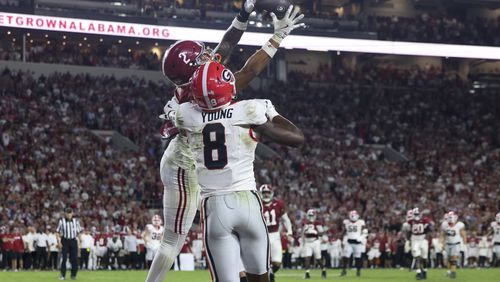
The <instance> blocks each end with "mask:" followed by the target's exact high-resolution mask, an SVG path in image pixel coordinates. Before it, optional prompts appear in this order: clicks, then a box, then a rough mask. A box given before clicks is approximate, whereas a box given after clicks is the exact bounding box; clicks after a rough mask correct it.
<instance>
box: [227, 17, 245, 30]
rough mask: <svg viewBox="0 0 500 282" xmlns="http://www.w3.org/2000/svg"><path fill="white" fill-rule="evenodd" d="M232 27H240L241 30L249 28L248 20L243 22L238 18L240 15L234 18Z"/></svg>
mask: <svg viewBox="0 0 500 282" xmlns="http://www.w3.org/2000/svg"><path fill="white" fill-rule="evenodd" d="M231 26H232V27H234V28H236V29H239V30H243V31H245V30H247V26H248V22H247V21H245V22H242V21H240V20H239V19H238V17H236V18H234V20H233V23H232V24H231Z"/></svg>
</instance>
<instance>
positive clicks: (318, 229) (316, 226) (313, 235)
mask: <svg viewBox="0 0 500 282" xmlns="http://www.w3.org/2000/svg"><path fill="white" fill-rule="evenodd" d="M302 230H304V231H303V232H304V237H305V238H306V239H318V237H319V235H320V234H321V233H323V224H322V223H321V222H319V221H317V220H316V221H314V222H309V221H307V220H306V221H305V222H304V223H303V228H302Z"/></svg>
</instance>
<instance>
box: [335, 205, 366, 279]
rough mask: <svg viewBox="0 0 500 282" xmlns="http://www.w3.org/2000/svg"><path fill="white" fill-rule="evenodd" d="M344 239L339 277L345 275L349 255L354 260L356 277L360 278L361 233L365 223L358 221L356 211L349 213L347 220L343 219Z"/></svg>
mask: <svg viewBox="0 0 500 282" xmlns="http://www.w3.org/2000/svg"><path fill="white" fill-rule="evenodd" d="M343 223H344V232H343V233H344V236H345V237H344V238H345V239H346V240H345V241H347V242H346V244H345V246H344V254H343V255H344V257H343V263H342V272H341V273H340V276H346V275H347V267H348V266H349V259H350V258H351V255H354V260H355V263H356V276H361V265H362V261H361V255H362V253H363V241H364V239H363V236H362V231H363V227H364V226H365V221H364V220H362V219H359V214H358V212H357V211H355V210H353V211H350V212H349V219H344V222H343Z"/></svg>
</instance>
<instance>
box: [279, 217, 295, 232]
mask: <svg viewBox="0 0 500 282" xmlns="http://www.w3.org/2000/svg"><path fill="white" fill-rule="evenodd" d="M281 220H282V221H283V225H284V226H285V229H286V235H292V233H293V230H292V222H291V221H290V218H289V217H288V214H287V213H284V214H283V216H282V217H281Z"/></svg>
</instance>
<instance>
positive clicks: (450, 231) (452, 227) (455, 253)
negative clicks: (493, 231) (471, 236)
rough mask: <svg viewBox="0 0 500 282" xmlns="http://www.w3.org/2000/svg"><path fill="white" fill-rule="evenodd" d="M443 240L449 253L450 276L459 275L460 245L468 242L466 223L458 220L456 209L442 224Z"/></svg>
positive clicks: (449, 213) (448, 273)
mask: <svg viewBox="0 0 500 282" xmlns="http://www.w3.org/2000/svg"><path fill="white" fill-rule="evenodd" d="M441 241H442V242H443V245H444V246H445V249H446V253H447V254H448V272H447V275H448V276H449V277H450V278H453V279H454V278H456V276H457V273H456V271H457V263H458V259H459V257H460V245H461V244H462V242H467V238H466V234H465V225H464V223H463V222H461V221H458V216H457V214H456V213H455V212H454V211H450V212H448V214H447V215H446V220H445V221H444V222H443V223H442V224H441Z"/></svg>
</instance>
